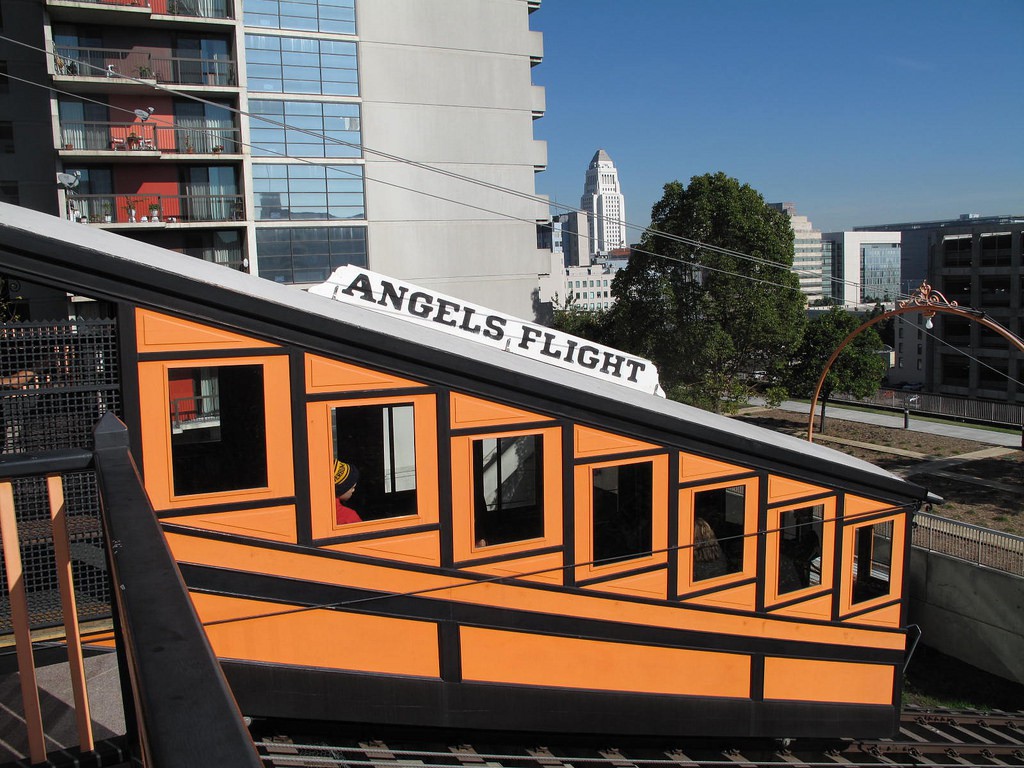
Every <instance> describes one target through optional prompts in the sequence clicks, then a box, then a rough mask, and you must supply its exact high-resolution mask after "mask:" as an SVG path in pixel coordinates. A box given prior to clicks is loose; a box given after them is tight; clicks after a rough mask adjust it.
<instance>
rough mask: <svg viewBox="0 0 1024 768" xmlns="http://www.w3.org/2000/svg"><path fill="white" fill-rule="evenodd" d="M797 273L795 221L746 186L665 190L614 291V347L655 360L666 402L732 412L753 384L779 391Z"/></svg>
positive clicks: (791, 338)
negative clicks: (770, 384) (763, 382)
mask: <svg viewBox="0 0 1024 768" xmlns="http://www.w3.org/2000/svg"><path fill="white" fill-rule="evenodd" d="M662 233H664V234H668V235H675V236H679V237H683V238H687V239H690V240H694V241H699V243H703V244H707V245H712V246H718V247H720V248H724V249H727V250H728V251H731V252H734V253H722V252H720V251H716V250H711V249H709V248H706V247H703V246H702V245H700V244H696V245H694V244H688V243H684V242H680V241H678V240H673V239H670V238H668V237H664V236H662ZM737 253H738V254H740V255H737ZM743 255H746V256H750V257H753V260H752V259H749V258H743ZM792 264H793V230H792V227H791V226H790V223H789V218H788V217H787V216H786V215H785V214H784V213H782V212H780V211H776V210H775V209H773V208H770V207H768V206H767V205H766V204H765V202H764V199H763V198H762V197H761V195H760V194H758V192H757V191H756V190H754V189H753V188H752V187H750V186H749V185H747V184H740V182H739V181H737V180H736V179H733V178H730V177H729V176H726V175H725V174H724V173H716V174H711V175H704V176H695V177H693V178H692V179H690V183H689V185H688V186H683V184H681V183H680V182H678V181H674V182H671V183H669V184H666V185H665V192H664V196H663V197H662V199H661V200H660V201H658V202H657V203H656V204H655V205H654V208H653V209H652V211H651V227H650V230H649V231H648V232H647V233H646V234H645V235H644V238H643V241H642V243H641V248H640V251H639V252H634V253H633V254H632V255H631V256H630V260H629V265H628V266H627V267H626V268H625V269H623V270H622V271H620V272H619V273H618V275H616V277H615V281H614V283H613V285H612V293H613V295H614V296H615V299H616V303H615V305H614V306H613V308H612V309H611V310H610V312H609V318H608V330H609V339H608V343H610V344H613V345H614V346H617V347H619V348H622V349H625V350H628V351H629V352H632V353H634V354H637V355H642V356H644V357H648V358H650V359H652V360H653V361H654V362H655V363H656V364H657V366H658V369H659V372H660V374H661V379H662V386H663V387H664V388H665V391H666V392H667V393H668V395H669V397H672V398H673V399H676V400H682V401H684V402H688V403H690V404H692V405H697V406H699V407H703V408H706V409H708V410H714V411H719V410H723V409H725V410H734V409H735V408H736V407H737V406H738V405H739V404H741V403H744V402H746V399H747V397H748V396H749V394H750V393H751V388H750V384H751V379H750V374H751V373H752V372H754V371H765V372H767V378H768V380H769V381H774V380H775V379H776V378H777V375H778V374H779V373H780V372H781V371H782V369H783V367H784V364H785V362H786V361H788V360H789V358H790V356H791V354H792V352H793V351H794V350H795V349H796V346H797V345H798V344H799V342H800V337H801V333H802V330H803V326H804V322H805V319H804V298H803V295H802V294H801V293H800V291H799V282H798V280H797V277H796V275H794V274H793V273H792V272H791V271H790V268H791V267H792Z"/></svg>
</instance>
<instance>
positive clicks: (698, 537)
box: [693, 485, 747, 581]
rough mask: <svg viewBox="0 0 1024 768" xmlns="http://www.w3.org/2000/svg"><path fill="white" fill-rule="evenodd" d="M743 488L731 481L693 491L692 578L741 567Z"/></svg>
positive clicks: (743, 513)
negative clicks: (722, 484)
mask: <svg viewBox="0 0 1024 768" xmlns="http://www.w3.org/2000/svg"><path fill="white" fill-rule="evenodd" d="M746 491H747V489H746V486H745V485H734V486H731V487H728V488H714V489H712V490H708V491H698V492H697V493H695V494H694V499H693V547H694V552H693V580H694V581H701V580H703V579H712V578H714V577H716V576H724V575H725V574H727V573H739V572H741V571H742V570H743V550H744V546H743V544H744V539H743V530H744V523H745V520H746Z"/></svg>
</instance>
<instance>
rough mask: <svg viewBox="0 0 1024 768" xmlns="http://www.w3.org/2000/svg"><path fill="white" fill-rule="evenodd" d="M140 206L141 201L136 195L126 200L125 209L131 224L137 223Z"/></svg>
mask: <svg viewBox="0 0 1024 768" xmlns="http://www.w3.org/2000/svg"><path fill="white" fill-rule="evenodd" d="M138 208H139V201H138V200H136V199H135V198H134V197H129V198H128V199H127V200H125V201H124V209H125V211H127V212H128V222H129V223H130V224H134V223H135V221H136V219H135V212H136V211H137V210H138Z"/></svg>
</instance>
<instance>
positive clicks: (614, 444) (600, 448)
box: [574, 425, 660, 458]
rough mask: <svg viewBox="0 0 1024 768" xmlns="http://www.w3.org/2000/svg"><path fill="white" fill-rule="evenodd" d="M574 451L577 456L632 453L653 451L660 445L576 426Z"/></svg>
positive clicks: (587, 456)
mask: <svg viewBox="0 0 1024 768" xmlns="http://www.w3.org/2000/svg"><path fill="white" fill-rule="evenodd" d="M574 440H575V445H574V451H575V454H576V457H577V458H590V457H594V456H607V455H608V454H612V453H632V452H633V451H651V450H656V449H658V448H659V447H660V446H657V445H652V444H651V443H644V442H641V441H640V440H633V439H632V438H630V437H623V436H622V435H613V434H612V433H611V432H602V431H600V430H597V429H590V428H589V427H581V426H579V425H577V426H576V429H575V433H574Z"/></svg>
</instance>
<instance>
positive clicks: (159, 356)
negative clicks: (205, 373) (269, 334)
mask: <svg viewBox="0 0 1024 768" xmlns="http://www.w3.org/2000/svg"><path fill="white" fill-rule="evenodd" d="M290 352H291V350H289V349H288V347H285V346H280V345H279V346H275V347H245V348H244V349H238V348H237V347H232V348H231V349H190V350H185V351H175V352H142V353H140V354H139V362H140V363H176V362H185V361H188V360H213V359H217V358H233V357H278V356H280V355H287V354H289V353H290ZM300 391H301V390H300Z"/></svg>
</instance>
